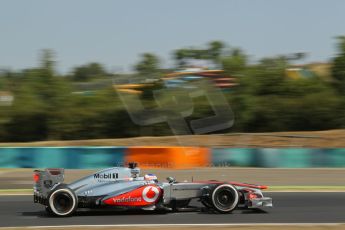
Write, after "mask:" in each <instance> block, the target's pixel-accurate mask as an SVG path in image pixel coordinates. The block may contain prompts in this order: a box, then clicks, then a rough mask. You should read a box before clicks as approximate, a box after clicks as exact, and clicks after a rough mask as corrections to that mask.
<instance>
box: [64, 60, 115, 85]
mask: <svg viewBox="0 0 345 230" xmlns="http://www.w3.org/2000/svg"><path fill="white" fill-rule="evenodd" d="M108 75H109V74H108V73H107V71H106V70H105V68H104V67H103V65H102V64H100V63H96V62H92V63H89V64H86V65H83V66H78V67H76V68H74V70H73V74H72V76H71V77H72V80H73V81H88V80H91V79H96V78H101V77H105V76H108Z"/></svg>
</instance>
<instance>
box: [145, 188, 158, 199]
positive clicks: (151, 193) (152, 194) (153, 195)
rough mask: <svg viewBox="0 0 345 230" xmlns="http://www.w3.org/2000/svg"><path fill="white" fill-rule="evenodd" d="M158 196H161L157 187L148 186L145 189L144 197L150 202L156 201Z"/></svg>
mask: <svg viewBox="0 0 345 230" xmlns="http://www.w3.org/2000/svg"><path fill="white" fill-rule="evenodd" d="M158 196H159V190H158V188H157V187H154V186H147V187H146V188H144V190H143V199H144V200H145V201H146V202H148V203H152V202H155V201H156V200H157V198H158Z"/></svg>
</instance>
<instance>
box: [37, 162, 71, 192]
mask: <svg viewBox="0 0 345 230" xmlns="http://www.w3.org/2000/svg"><path fill="white" fill-rule="evenodd" d="M33 179H34V193H35V194H36V195H40V196H44V197H46V196H47V194H48V193H49V191H50V190H51V189H52V188H53V187H54V185H56V184H59V183H62V182H63V181H64V169H62V168H47V169H45V170H35V171H34V174H33Z"/></svg>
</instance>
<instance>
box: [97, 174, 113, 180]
mask: <svg viewBox="0 0 345 230" xmlns="http://www.w3.org/2000/svg"><path fill="white" fill-rule="evenodd" d="M93 178H94V179H97V180H111V179H117V178H119V174H118V173H96V174H94V175H93Z"/></svg>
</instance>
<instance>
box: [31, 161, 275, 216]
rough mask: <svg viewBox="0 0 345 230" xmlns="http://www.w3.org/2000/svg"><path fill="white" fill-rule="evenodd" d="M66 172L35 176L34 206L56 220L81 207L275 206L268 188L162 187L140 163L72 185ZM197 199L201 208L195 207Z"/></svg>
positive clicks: (216, 209)
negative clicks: (266, 192)
mask: <svg viewBox="0 0 345 230" xmlns="http://www.w3.org/2000/svg"><path fill="white" fill-rule="evenodd" d="M63 180H64V170H63V169H46V170H44V171H41V170H35V171H34V202H35V203H40V204H42V205H44V206H45V207H46V211H47V212H48V213H49V214H51V215H55V216H70V215H72V214H73V213H75V212H76V210H77V208H88V209H92V208H109V207H112V208H115V209H119V210H128V209H144V210H165V211H183V210H185V209H188V210H190V209H191V208H195V210H210V211H213V212H217V213H230V212H232V211H233V210H234V209H236V208H260V207H272V199H271V198H269V197H264V196H263V194H262V192H261V190H262V189H266V188H267V187H266V186H260V185H253V184H246V183H237V182H221V181H216V180H210V181H194V182H176V181H175V179H174V178H172V177H168V178H167V182H158V180H157V177H156V176H155V175H153V174H147V175H145V176H143V177H141V176H140V169H139V168H138V167H137V164H136V163H130V164H129V167H128V168H126V167H114V168H109V169H104V170H101V171H99V172H96V173H95V174H92V175H89V176H87V177H84V178H82V179H80V180H77V181H75V182H73V183H71V184H63V183H62V182H63ZM192 199H195V200H197V201H199V202H200V204H202V205H201V207H203V208H200V207H199V208H198V207H191V206H190V201H191V200H192Z"/></svg>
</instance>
